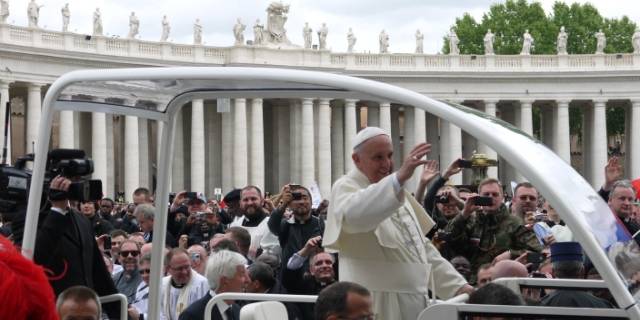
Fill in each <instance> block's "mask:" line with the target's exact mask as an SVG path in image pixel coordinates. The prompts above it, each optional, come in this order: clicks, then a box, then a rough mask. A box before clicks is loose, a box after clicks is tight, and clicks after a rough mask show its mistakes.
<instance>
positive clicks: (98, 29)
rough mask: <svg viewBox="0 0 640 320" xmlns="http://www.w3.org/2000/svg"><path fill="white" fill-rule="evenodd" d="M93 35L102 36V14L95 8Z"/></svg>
mask: <svg viewBox="0 0 640 320" xmlns="http://www.w3.org/2000/svg"><path fill="white" fill-rule="evenodd" d="M93 35H94V36H101V35H102V14H101V13H100V8H96V11H94V12H93Z"/></svg>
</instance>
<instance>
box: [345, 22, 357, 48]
mask: <svg viewBox="0 0 640 320" xmlns="http://www.w3.org/2000/svg"><path fill="white" fill-rule="evenodd" d="M357 40H358V39H357V38H356V36H355V35H354V34H353V30H351V28H349V32H347V44H348V45H349V46H348V47H347V52H353V46H355V45H356V41H357Z"/></svg>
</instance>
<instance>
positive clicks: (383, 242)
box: [322, 168, 467, 320]
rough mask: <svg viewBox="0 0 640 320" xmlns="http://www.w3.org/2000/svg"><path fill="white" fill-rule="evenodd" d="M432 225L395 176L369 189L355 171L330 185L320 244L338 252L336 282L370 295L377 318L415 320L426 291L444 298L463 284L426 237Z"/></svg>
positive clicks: (423, 304)
mask: <svg viewBox="0 0 640 320" xmlns="http://www.w3.org/2000/svg"><path fill="white" fill-rule="evenodd" d="M433 225H434V222H433V220H431V218H430V217H429V216H428V215H427V213H426V212H425V211H424V209H423V208H422V206H420V204H419V203H418V202H417V201H416V200H414V199H413V197H412V196H411V195H410V194H409V193H408V192H407V191H406V190H404V189H403V188H402V187H401V186H400V184H399V182H398V180H397V178H396V177H395V173H394V174H391V175H389V176H387V177H385V178H384V179H382V180H380V181H379V182H378V183H375V184H371V183H370V182H369V179H368V178H367V177H366V176H365V175H364V174H363V173H362V172H360V170H358V169H356V168H354V169H353V170H351V171H350V172H349V173H348V174H347V175H345V176H343V177H342V178H340V179H339V180H338V181H336V183H335V184H334V185H333V189H332V191H331V199H330V202H329V213H328V215H327V223H326V229H325V233H324V238H323V241H322V242H323V245H324V246H325V247H326V248H328V249H333V250H336V251H338V252H339V255H340V263H339V265H340V267H339V268H340V281H351V282H355V283H358V284H361V285H363V286H364V287H366V288H367V289H369V290H370V291H371V293H372V297H373V304H374V312H375V313H376V314H378V316H379V317H380V318H379V319H383V320H395V319H416V318H417V317H418V314H419V313H420V312H421V311H422V310H424V309H425V308H426V307H427V306H428V299H429V297H428V290H429V289H431V290H432V291H434V292H435V294H436V295H437V296H438V297H440V298H445V299H448V298H451V297H453V296H454V295H455V294H456V292H457V291H458V290H459V289H460V288H462V287H463V286H464V285H465V284H466V283H467V281H466V280H465V279H464V278H463V277H462V276H461V275H460V274H459V273H458V272H457V271H456V270H455V269H454V268H453V266H452V265H451V264H450V263H449V262H448V261H447V260H445V259H444V258H442V257H441V256H440V253H439V252H438V250H437V249H436V248H435V247H434V246H433V245H432V244H431V242H430V241H429V239H427V238H426V237H425V235H426V234H427V232H429V230H431V228H432V227H433ZM430 281H431V283H429V282H430Z"/></svg>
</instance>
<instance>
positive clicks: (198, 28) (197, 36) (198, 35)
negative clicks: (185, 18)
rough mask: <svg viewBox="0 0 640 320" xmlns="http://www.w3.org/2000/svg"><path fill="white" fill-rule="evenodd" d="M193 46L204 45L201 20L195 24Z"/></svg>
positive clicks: (197, 20)
mask: <svg viewBox="0 0 640 320" xmlns="http://www.w3.org/2000/svg"><path fill="white" fill-rule="evenodd" d="M193 44H202V24H201V23H200V19H196V22H194V23H193Z"/></svg>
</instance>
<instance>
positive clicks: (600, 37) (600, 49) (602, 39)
mask: <svg viewBox="0 0 640 320" xmlns="http://www.w3.org/2000/svg"><path fill="white" fill-rule="evenodd" d="M595 36H596V40H597V43H596V54H604V48H605V47H606V46H607V36H605V35H604V32H602V29H600V30H598V32H596V35H595Z"/></svg>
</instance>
